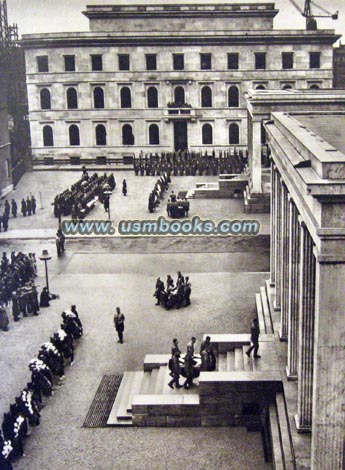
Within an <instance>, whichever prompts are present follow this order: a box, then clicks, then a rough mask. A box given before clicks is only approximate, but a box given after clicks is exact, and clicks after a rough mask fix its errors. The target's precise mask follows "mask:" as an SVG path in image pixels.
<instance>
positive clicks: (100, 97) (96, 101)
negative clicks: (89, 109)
mask: <svg viewBox="0 0 345 470" xmlns="http://www.w3.org/2000/svg"><path fill="white" fill-rule="evenodd" d="M93 105H94V107H95V108H97V109H100V108H104V91H103V88H101V87H99V86H97V87H96V88H94V90H93Z"/></svg>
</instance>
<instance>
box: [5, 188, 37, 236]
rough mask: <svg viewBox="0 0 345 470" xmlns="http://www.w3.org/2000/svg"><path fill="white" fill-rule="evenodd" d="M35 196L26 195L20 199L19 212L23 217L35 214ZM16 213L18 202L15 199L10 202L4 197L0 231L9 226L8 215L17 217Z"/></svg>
mask: <svg viewBox="0 0 345 470" xmlns="http://www.w3.org/2000/svg"><path fill="white" fill-rule="evenodd" d="M36 208H37V204H36V198H35V196H33V195H31V196H27V198H26V199H25V198H23V199H22V201H21V213H22V215H23V217H26V216H27V215H35V214H36ZM17 214H18V204H17V202H16V201H15V199H12V200H11V204H10V203H9V202H8V200H7V199H5V202H4V211H3V213H2V215H0V232H1V231H2V230H3V231H4V232H7V230H8V228H9V219H10V215H12V218H13V219H16V218H17Z"/></svg>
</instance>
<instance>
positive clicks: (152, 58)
mask: <svg viewBox="0 0 345 470" xmlns="http://www.w3.org/2000/svg"><path fill="white" fill-rule="evenodd" d="M145 57H146V70H157V54H146V56H145Z"/></svg>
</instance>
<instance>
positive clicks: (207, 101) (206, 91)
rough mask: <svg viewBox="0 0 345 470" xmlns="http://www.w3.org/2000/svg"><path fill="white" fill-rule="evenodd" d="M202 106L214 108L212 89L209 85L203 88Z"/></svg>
mask: <svg viewBox="0 0 345 470" xmlns="http://www.w3.org/2000/svg"><path fill="white" fill-rule="evenodd" d="M201 107H202V108H212V90H211V88H210V87H209V86H203V87H202V88H201Z"/></svg>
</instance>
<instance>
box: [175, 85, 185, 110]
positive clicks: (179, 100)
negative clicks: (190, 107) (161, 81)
mask: <svg viewBox="0 0 345 470" xmlns="http://www.w3.org/2000/svg"><path fill="white" fill-rule="evenodd" d="M174 101H175V105H176V106H182V105H183V104H184V103H185V95H184V88H183V87H182V86H177V87H176V88H175V90H174Z"/></svg>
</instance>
